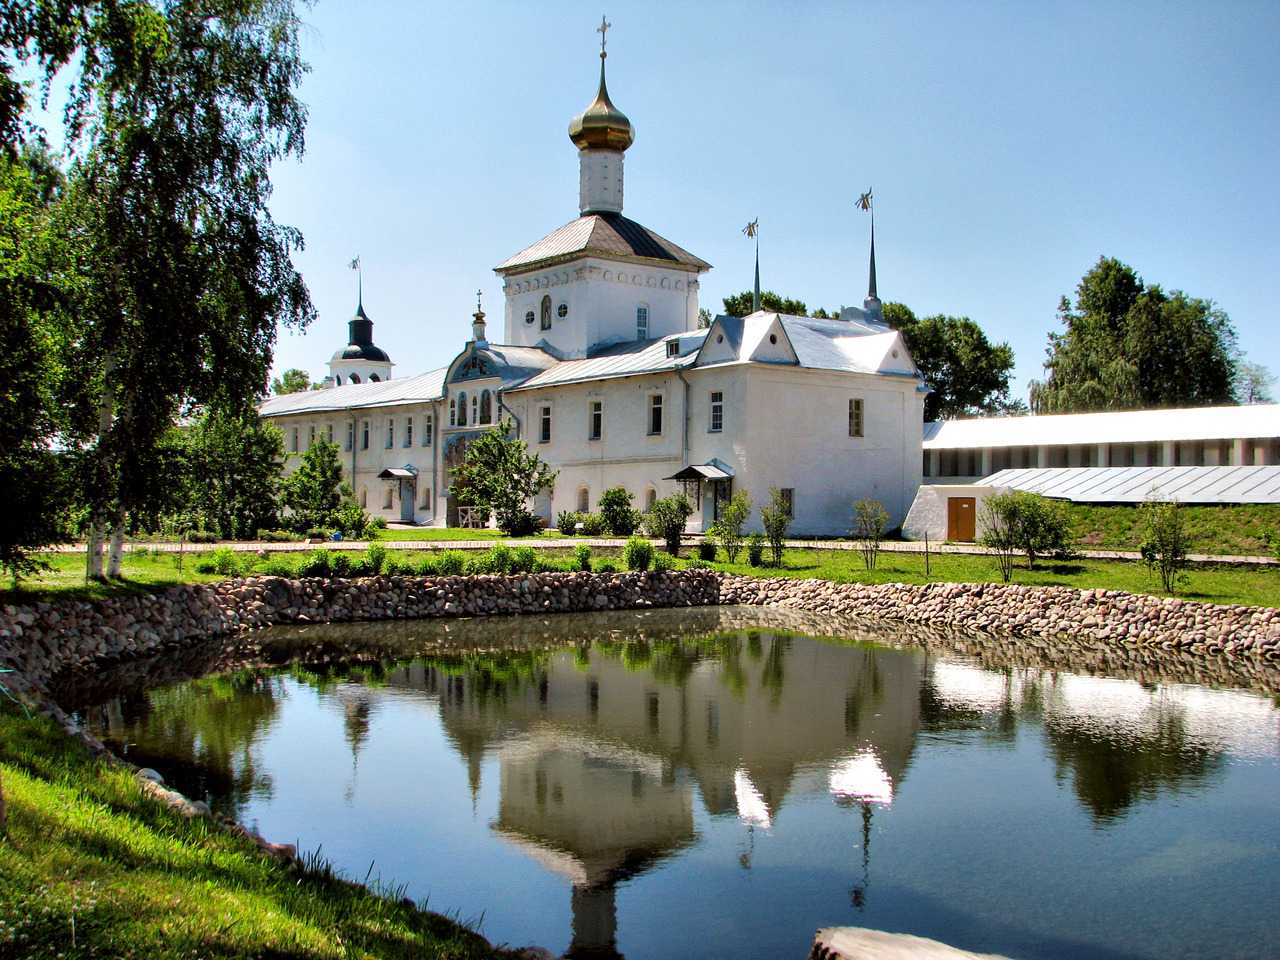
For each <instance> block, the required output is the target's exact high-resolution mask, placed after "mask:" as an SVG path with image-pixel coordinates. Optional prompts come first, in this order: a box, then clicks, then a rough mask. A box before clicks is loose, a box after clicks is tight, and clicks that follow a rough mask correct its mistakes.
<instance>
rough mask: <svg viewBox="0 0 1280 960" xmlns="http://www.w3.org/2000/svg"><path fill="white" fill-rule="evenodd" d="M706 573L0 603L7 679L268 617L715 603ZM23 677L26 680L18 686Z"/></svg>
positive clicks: (373, 582) (276, 581)
mask: <svg viewBox="0 0 1280 960" xmlns="http://www.w3.org/2000/svg"><path fill="white" fill-rule="evenodd" d="M719 592H720V579H719V576H718V575H717V574H716V573H714V572H712V571H705V570H683V571H667V572H663V573H621V574H606V573H586V572H581V573H543V574H533V573H530V574H515V575H511V576H472V577H461V576H459V577H367V578H362V579H353V580H345V579H322V578H300V579H286V578H283V577H252V578H248V579H236V580H224V581H222V582H219V583H214V584H190V585H184V586H179V587H170V588H168V589H166V590H164V591H162V592H160V593H157V594H153V595H134V596H125V597H112V598H110V599H107V600H98V601H88V602H80V601H77V602H63V603H37V604H33V605H24V606H5V607H2V608H0V668H9V669H11V670H13V671H15V672H16V674H17V676H13V675H4V680H3V682H5V683H6V684H7V685H10V686H13V685H15V683H16V685H17V686H20V687H27V688H32V689H34V690H39V691H43V690H45V689H46V687H47V684H48V682H49V680H50V679H51V678H52V677H54V676H55V675H56V674H57V673H59V672H60V671H62V670H65V669H73V670H74V669H85V668H87V667H91V666H93V665H94V664H95V663H99V662H104V661H112V660H119V659H126V658H130V657H136V656H142V655H145V654H149V653H154V652H156V651H157V650H160V649H163V648H165V647H171V648H181V647H184V646H187V645H189V644H192V643H195V642H197V641H201V640H207V639H208V638H210V637H216V636H220V635H223V634H230V633H236V632H239V631H243V630H251V629H256V628H258V627H267V626H272V625H274V624H299V623H331V622H344V621H355V620H389V619H422V618H427V617H453V616H459V617H469V616H486V615H493V614H518V613H539V614H545V613H569V612H582V611H593V610H625V609H632V608H637V607H677V606H704V605H715V604H716V603H717V602H718V601H719ZM19 677H20V678H22V680H24V681H25V683H21V682H18V678H19Z"/></svg>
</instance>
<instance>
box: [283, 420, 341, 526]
mask: <svg viewBox="0 0 1280 960" xmlns="http://www.w3.org/2000/svg"><path fill="white" fill-rule="evenodd" d="M343 492H344V491H343V484H342V462H341V461H340V460H339V459H338V445H337V444H336V443H330V442H329V441H328V440H323V439H321V440H317V441H316V442H315V443H313V444H311V446H309V447H307V450H306V452H305V453H304V454H303V455H302V461H301V462H300V463H299V464H298V468H297V469H296V470H294V471H293V473H291V474H289V476H288V477H287V478H286V479H285V481H284V502H285V506H287V507H288V508H289V510H290V513H291V516H290V518H289V519H290V523H291V525H292V526H293V528H294V529H295V530H297V531H298V532H300V533H303V532H306V531H307V530H313V529H324V530H328V529H333V528H344V527H346V526H347V524H346V523H345V522H344V521H343V519H342V518H340V517H339V515H338V511H339V508H340V507H341V506H342V500H343ZM358 506H359V505H358V504H357V507H358Z"/></svg>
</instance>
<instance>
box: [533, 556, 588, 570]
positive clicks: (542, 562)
mask: <svg viewBox="0 0 1280 960" xmlns="http://www.w3.org/2000/svg"><path fill="white" fill-rule="evenodd" d="M573 563H574V561H573V560H557V559H555V558H554V557H545V556H542V555H541V554H539V555H538V559H537V560H535V561H534V564H533V572H534V573H569V572H570V571H572V570H576V569H577V567H575V566H573Z"/></svg>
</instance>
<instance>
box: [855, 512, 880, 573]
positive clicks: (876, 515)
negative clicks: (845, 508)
mask: <svg viewBox="0 0 1280 960" xmlns="http://www.w3.org/2000/svg"><path fill="white" fill-rule="evenodd" d="M888 525H889V514H888V512H887V511H886V510H885V508H884V504H882V503H881V502H880V501H879V500H869V499H866V498H863V499H862V500H858V501H857V502H855V503H854V505H853V529H852V530H851V531H850V532H851V533H852V534H853V539H854V540H856V541H857V543H858V552H859V553H861V554H862V564H863V566H864V567H866V568H867V569H868V570H874V569H875V568H876V561H877V560H879V559H880V545H881V544H882V543H883V542H884V535H885V529H886V528H887V527H888Z"/></svg>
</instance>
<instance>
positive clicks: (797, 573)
mask: <svg viewBox="0 0 1280 960" xmlns="http://www.w3.org/2000/svg"><path fill="white" fill-rule="evenodd" d="M722 556H723V555H722ZM738 560H739V561H740V562H739V563H736V564H729V563H717V564H715V567H716V569H717V570H724V571H726V572H729V573H741V574H746V575H748V576H757V577H779V576H780V577H812V578H815V579H821V580H834V581H836V582H838V583H928V582H930V581H945V582H951V583H998V582H999V580H1000V574H999V571H998V569H997V566H996V560H995V558H994V557H984V556H973V555H967V554H955V553H947V554H940V555H934V556H932V557H931V558H930V561H929V567H930V576H929V577H925V574H924V557H923V556H922V555H919V554H906V553H881V554H880V559H879V562H878V563H877V564H876V569H875V570H871V571H868V570H866V569H865V568H864V567H863V563H862V556H861V554H859V553H857V552H856V551H851V550H850V551H843V550H787V551H784V552H783V555H782V562H783V568H782V569H774V568H772V567H751V566H748V565H747V564H746V563H745V560H746V551H745V550H744V551H743V552H742V554H740V555H739V557H738ZM1013 582H1014V583H1020V584H1028V585H1038V586H1061V587H1077V588H1080V589H1085V588H1094V587H1103V588H1105V589H1108V590H1126V591H1129V592H1130V593H1152V594H1160V593H1161V590H1160V578H1159V576H1158V575H1157V574H1155V573H1148V572H1147V568H1146V566H1145V565H1144V564H1141V563H1133V562H1125V561H1115V560H1073V561H1067V562H1064V563H1055V562H1052V561H1042V560H1041V561H1037V562H1036V567H1035V569H1034V570H1028V569H1027V568H1026V563H1025V561H1022V562H1021V563H1020V564H1019V566H1018V567H1016V568H1015V569H1014V571H1013ZM1178 596H1180V597H1183V598H1184V599H1188V600H1203V601H1205V602H1208V603H1227V604H1234V603H1243V604H1249V605H1254V606H1277V605H1280V569H1277V568H1274V567H1270V568H1268V567H1263V568H1244V567H1229V566H1225V565H1224V566H1203V567H1195V568H1193V569H1192V570H1190V571H1188V573H1187V582H1186V583H1185V584H1184V585H1183V587H1182V589H1181V591H1180V592H1179V594H1178Z"/></svg>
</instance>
